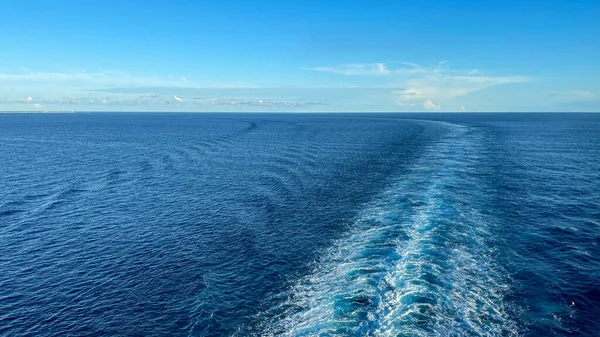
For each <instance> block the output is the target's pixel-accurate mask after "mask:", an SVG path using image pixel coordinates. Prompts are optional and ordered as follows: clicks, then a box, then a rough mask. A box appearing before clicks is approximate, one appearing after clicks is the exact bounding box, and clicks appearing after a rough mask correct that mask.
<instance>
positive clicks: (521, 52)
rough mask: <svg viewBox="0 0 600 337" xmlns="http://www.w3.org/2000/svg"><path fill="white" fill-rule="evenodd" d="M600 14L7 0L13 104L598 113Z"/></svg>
mask: <svg viewBox="0 0 600 337" xmlns="http://www.w3.org/2000/svg"><path fill="white" fill-rule="evenodd" d="M598 18H600V1H598V0H569V1H566V0H561V1H558V0H546V1H528V0H521V1H513V0H508V1H502V2H501V1H467V0H463V1H458V0H454V1H453V0H449V1H443V2H442V1H429V0H425V1H418V2H417V1H398V0H395V1H376V0H372V1H313V0H304V1H298V0H287V1H266V0H264V1H258V0H229V1H223V0H221V1H193V0H172V1H166V0H164V1H156V0H144V1H142V0H130V1H123V0H119V1H113V0H102V1H101V0H89V1H80V0H54V1H53V0H3V1H1V2H0V111H3V110H26V111H44V110H48V111H49V110H78V111H600V19H598Z"/></svg>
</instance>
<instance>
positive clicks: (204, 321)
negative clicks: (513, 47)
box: [0, 113, 600, 336]
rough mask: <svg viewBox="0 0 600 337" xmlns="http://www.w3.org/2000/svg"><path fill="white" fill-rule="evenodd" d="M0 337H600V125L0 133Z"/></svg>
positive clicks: (438, 118)
mask: <svg viewBox="0 0 600 337" xmlns="http://www.w3.org/2000/svg"><path fill="white" fill-rule="evenodd" d="M0 149H1V151H0V178H1V183H0V335H3V336H4V335H6V336H21V335H32V336H57V335H65V336H83V335H107V336H168V335H172V336H554V335H556V336H598V335H600V320H599V319H598V317H600V115H594V114H564V115H558V114H487V115H486V114H462V115H460V114H456V115H453V114H438V115H431V114H410V115H407V114H398V115H395V114H346V115H344V114H314V115H311V114H307V115H303V114H297V115H284V114H230V115H228V114H167V113H165V114H119V113H114V114H64V115H43V114H37V115H36V114H31V115H27V114H21V115H18V114H15V115H0Z"/></svg>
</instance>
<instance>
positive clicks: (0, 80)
mask: <svg viewBox="0 0 600 337" xmlns="http://www.w3.org/2000/svg"><path fill="white" fill-rule="evenodd" d="M7 84H10V85H14V86H20V85H37V86H41V85H52V84H56V85H62V86H65V85H66V86H68V87H70V88H99V87H112V86H189V85H190V84H189V82H188V81H187V80H186V79H185V78H184V77H179V78H178V77H172V76H171V77H166V78H158V77H140V76H135V75H132V74H128V73H124V72H115V71H107V72H62V73H61V72H33V71H30V70H21V71H20V72H17V73H2V74H0V85H7Z"/></svg>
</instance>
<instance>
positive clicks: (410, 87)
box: [307, 61, 532, 104]
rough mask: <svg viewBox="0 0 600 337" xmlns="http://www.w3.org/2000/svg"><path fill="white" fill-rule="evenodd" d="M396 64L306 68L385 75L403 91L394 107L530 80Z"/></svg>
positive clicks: (444, 63)
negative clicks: (391, 65) (392, 66)
mask: <svg viewBox="0 0 600 337" xmlns="http://www.w3.org/2000/svg"><path fill="white" fill-rule="evenodd" d="M399 65H400V66H399V67H396V68H390V67H388V66H387V65H386V64H384V63H370V64H350V65H340V66H334V67H315V68H307V69H309V70H314V71H322V72H329V73H334V74H339V75H346V76H386V77H387V78H388V79H389V80H391V81H392V82H393V84H392V85H393V86H395V87H398V88H404V89H402V90H395V91H393V92H392V95H393V96H394V98H395V101H396V103H397V104H400V103H402V102H406V101H421V102H422V101H424V100H442V101H444V100H451V99H454V98H455V97H459V96H464V95H467V94H469V93H471V92H474V91H477V90H481V89H484V88H488V87H491V86H495V85H500V84H509V83H524V82H529V81H531V80H532V78H530V77H527V76H491V75H484V73H483V72H482V71H480V70H478V69H469V70H454V69H451V68H450V66H449V63H448V62H447V61H442V62H440V63H438V64H437V65H435V66H431V67H424V66H421V65H419V64H416V63H411V62H400V63H399Z"/></svg>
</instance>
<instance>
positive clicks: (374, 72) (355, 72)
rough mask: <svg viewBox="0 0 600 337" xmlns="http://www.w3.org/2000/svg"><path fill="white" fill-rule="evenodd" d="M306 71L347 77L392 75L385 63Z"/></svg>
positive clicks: (347, 65)
mask: <svg viewBox="0 0 600 337" xmlns="http://www.w3.org/2000/svg"><path fill="white" fill-rule="evenodd" d="M304 69H306V70H313V71H320V72H326V73H333V74H339V75H345V76H388V75H390V74H391V73H392V72H391V71H390V70H389V69H387V67H386V65H385V64H383V63H371V64H344V65H340V66H335V67H312V68H304Z"/></svg>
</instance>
